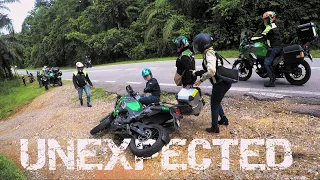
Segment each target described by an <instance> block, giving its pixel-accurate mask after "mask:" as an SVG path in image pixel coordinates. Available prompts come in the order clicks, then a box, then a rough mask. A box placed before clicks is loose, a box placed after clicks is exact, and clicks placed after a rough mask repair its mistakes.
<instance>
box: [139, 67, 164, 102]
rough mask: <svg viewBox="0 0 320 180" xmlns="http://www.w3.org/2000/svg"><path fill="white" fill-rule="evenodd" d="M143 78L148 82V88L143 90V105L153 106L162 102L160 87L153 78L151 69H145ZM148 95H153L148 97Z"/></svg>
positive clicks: (141, 100) (140, 100) (141, 99)
mask: <svg viewBox="0 0 320 180" xmlns="http://www.w3.org/2000/svg"><path fill="white" fill-rule="evenodd" d="M142 77H143V78H144V80H146V81H147V83H146V88H145V89H144V90H143V92H144V94H145V95H144V96H142V97H141V98H140V99H139V102H140V103H141V104H145V105H148V104H151V103H159V102H160V93H161V90H160V86H159V83H158V81H157V79H156V78H154V77H153V76H152V72H151V70H150V69H149V68H144V69H143V70H142ZM147 93H150V94H151V95H148V96H147Z"/></svg>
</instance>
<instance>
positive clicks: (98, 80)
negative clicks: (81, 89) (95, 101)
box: [91, 80, 99, 82]
mask: <svg viewBox="0 0 320 180" xmlns="http://www.w3.org/2000/svg"><path fill="white" fill-rule="evenodd" d="M91 81H92V82H99V80H91Z"/></svg>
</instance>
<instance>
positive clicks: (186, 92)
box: [177, 88, 203, 115]
mask: <svg viewBox="0 0 320 180" xmlns="http://www.w3.org/2000/svg"><path fill="white" fill-rule="evenodd" d="M177 101H178V104H179V105H187V106H185V107H184V108H183V106H181V108H180V109H181V111H182V113H183V114H188V115H196V114H199V113H200V112H201V110H202V108H203V103H202V101H201V96H200V93H199V91H198V89H196V88H190V89H186V88H182V89H181V90H180V92H179V93H178V94H177Z"/></svg>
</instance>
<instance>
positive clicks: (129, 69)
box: [125, 68, 137, 71]
mask: <svg viewBox="0 0 320 180" xmlns="http://www.w3.org/2000/svg"><path fill="white" fill-rule="evenodd" d="M136 69H137V68H128V69H125V70H126V71H133V70H136Z"/></svg>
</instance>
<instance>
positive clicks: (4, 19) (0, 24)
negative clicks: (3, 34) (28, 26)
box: [0, 14, 14, 33]
mask: <svg viewBox="0 0 320 180" xmlns="http://www.w3.org/2000/svg"><path fill="white" fill-rule="evenodd" d="M0 29H6V30H7V31H8V32H9V33H13V32H14V29H13V25H12V20H11V19H10V18H9V17H8V15H7V14H0Z"/></svg>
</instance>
